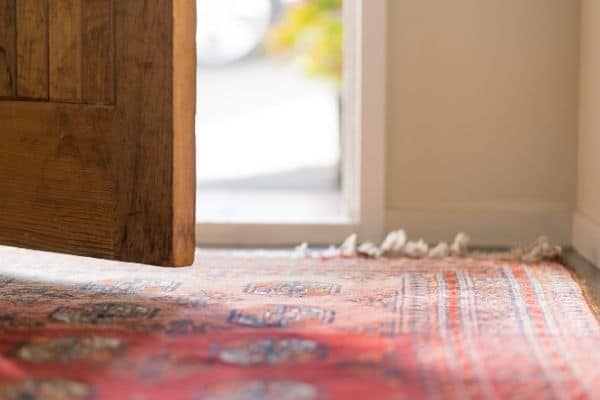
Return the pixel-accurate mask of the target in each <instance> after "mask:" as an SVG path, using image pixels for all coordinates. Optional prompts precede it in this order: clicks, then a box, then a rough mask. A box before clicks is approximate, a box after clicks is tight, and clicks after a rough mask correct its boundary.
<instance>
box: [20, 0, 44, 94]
mask: <svg viewBox="0 0 600 400" xmlns="http://www.w3.org/2000/svg"><path fill="white" fill-rule="evenodd" d="M47 1H48V0H13V2H12V4H13V5H14V6H15V7H16V13H15V14H16V36H17V43H16V47H17V48H16V52H17V97H21V98H27V99H38V100H46V99H48V5H47V3H46V2H47Z"/></svg>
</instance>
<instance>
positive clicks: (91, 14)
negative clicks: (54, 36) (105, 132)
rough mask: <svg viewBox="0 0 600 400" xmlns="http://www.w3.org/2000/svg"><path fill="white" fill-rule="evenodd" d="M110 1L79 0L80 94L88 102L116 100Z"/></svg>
mask: <svg viewBox="0 0 600 400" xmlns="http://www.w3.org/2000/svg"><path fill="white" fill-rule="evenodd" d="M113 16H114V3H113V0H82V18H83V27H82V30H81V31H82V42H83V46H82V52H83V58H82V95H83V101H84V102H85V103H89V104H113V103H114V101H115V31H114V18H113Z"/></svg>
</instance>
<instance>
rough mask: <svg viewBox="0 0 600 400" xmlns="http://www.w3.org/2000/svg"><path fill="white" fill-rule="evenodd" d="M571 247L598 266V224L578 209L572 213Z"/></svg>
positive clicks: (599, 255) (599, 236)
mask: <svg viewBox="0 0 600 400" xmlns="http://www.w3.org/2000/svg"><path fill="white" fill-rule="evenodd" d="M573 247H574V248H575V250H577V252H578V253H579V254H580V255H581V256H583V257H584V258H585V259H586V260H588V261H589V262H591V263H592V264H594V265H596V266H600V224H599V223H597V222H596V221H594V220H592V219H591V218H589V217H587V216H585V215H584V214H582V213H581V212H579V211H575V212H574V213H573Z"/></svg>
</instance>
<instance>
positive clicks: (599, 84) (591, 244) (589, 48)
mask: <svg viewBox="0 0 600 400" xmlns="http://www.w3.org/2000/svg"><path fill="white" fill-rule="evenodd" d="M581 23H582V28H581V32H582V34H581V85H580V113H579V117H580V119H579V157H578V174H577V213H576V214H575V218H574V227H573V231H574V232H573V242H574V245H575V246H576V248H577V249H578V250H579V251H580V252H581V253H582V254H583V255H584V256H586V257H587V258H588V259H590V260H591V261H593V262H595V263H598V264H599V265H600V2H599V1H598V0H583V2H582V21H581Z"/></svg>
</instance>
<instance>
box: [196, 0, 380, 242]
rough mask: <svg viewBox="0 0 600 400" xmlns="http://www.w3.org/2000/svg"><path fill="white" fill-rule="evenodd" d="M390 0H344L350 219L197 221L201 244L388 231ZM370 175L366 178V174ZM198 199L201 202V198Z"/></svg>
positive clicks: (375, 236)
mask: <svg viewBox="0 0 600 400" xmlns="http://www.w3.org/2000/svg"><path fill="white" fill-rule="evenodd" d="M387 3H388V0H345V1H344V26H345V29H346V30H345V32H346V33H345V51H344V53H345V55H344V72H345V75H344V76H345V80H344V88H343V91H342V97H343V98H342V101H343V104H344V113H343V117H342V129H343V134H342V138H343V139H342V147H343V151H342V154H343V159H342V169H343V173H342V176H343V178H342V179H343V181H342V191H343V194H344V197H345V200H346V202H347V204H348V206H349V215H348V218H346V219H343V220H340V221H336V222H327V223H316V224H314V223H311V224H302V223H298V224H288V223H284V224H276V223H264V224H263V223H204V222H202V223H197V224H196V244H197V245H199V246H257V245H258V246H286V245H292V244H296V243H300V242H303V241H309V242H310V243H311V244H313V245H326V244H335V243H339V242H340V241H341V240H343V239H344V238H345V237H347V236H348V235H350V234H352V233H358V235H359V237H360V238H361V239H363V240H371V241H379V240H381V239H382V237H383V235H384V229H385V153H386V148H385V132H386V103H387V102H386V93H387V91H386V73H387ZM367 177H368V178H367ZM199 201H202V200H201V199H199Z"/></svg>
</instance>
